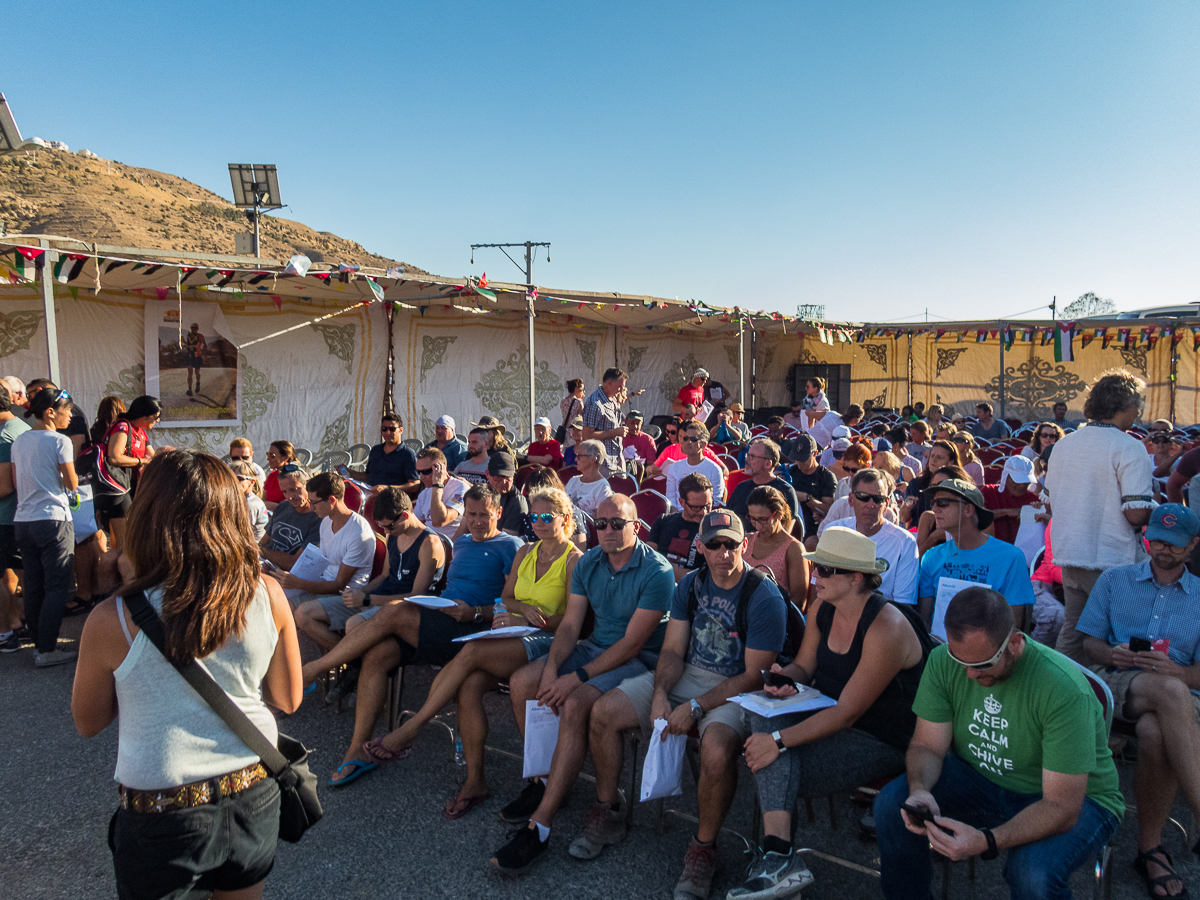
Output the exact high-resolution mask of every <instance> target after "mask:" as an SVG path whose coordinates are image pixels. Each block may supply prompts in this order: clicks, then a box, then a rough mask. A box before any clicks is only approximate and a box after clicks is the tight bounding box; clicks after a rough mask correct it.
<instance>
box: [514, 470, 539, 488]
mask: <svg viewBox="0 0 1200 900" xmlns="http://www.w3.org/2000/svg"><path fill="white" fill-rule="evenodd" d="M533 470H534V466H521V468H519V469H517V474H516V475H514V476H513V487H515V488H516V489H517V490H518V491H520V492H521V493H522V494H523V493H525V482H527V481H528V480H529V476H530V475H532V474H533Z"/></svg>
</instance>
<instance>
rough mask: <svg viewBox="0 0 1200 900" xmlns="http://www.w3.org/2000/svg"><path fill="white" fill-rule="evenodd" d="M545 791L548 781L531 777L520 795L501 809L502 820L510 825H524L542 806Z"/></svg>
mask: <svg viewBox="0 0 1200 900" xmlns="http://www.w3.org/2000/svg"><path fill="white" fill-rule="evenodd" d="M545 793H546V782H544V781H538V780H537V779H536V778H531V779H530V780H529V783H528V784H527V785H525V787H524V788H523V789H522V790H521V794H520V796H519V797H517V799H516V800H514V801H513V802H512V803H510V804H508V806H505V807H504V808H503V809H501V810H500V818H501V820H502V821H505V822H507V823H508V824H510V825H524V824H525V823H526V822H528V821H529V817H530V816H532V815H533V814H534V813H535V812H537V808H538V807H539V806H541V804H542V797H543V796H545Z"/></svg>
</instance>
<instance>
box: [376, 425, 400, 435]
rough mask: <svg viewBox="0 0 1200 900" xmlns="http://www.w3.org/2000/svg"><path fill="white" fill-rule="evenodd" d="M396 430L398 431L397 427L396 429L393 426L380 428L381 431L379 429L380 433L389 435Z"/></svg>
mask: <svg viewBox="0 0 1200 900" xmlns="http://www.w3.org/2000/svg"><path fill="white" fill-rule="evenodd" d="M396 430H398V429H396V427H395V426H393V425H389V426H388V427H387V428H380V429H379V432H380V434H389V433H391V432H393V431H396Z"/></svg>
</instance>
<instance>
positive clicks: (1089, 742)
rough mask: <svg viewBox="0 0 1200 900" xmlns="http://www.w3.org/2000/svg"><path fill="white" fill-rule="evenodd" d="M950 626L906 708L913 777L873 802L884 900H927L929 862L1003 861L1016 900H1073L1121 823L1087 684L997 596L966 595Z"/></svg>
mask: <svg viewBox="0 0 1200 900" xmlns="http://www.w3.org/2000/svg"><path fill="white" fill-rule="evenodd" d="M945 623H946V634H947V638H948V641H947V643H946V644H945V645H943V646H940V647H938V648H937V649H936V650H934V651H933V653H932V654H930V657H929V663H928V664H927V665H926V667H925V674H924V675H923V676H922V678H921V686H920V688H919V689H918V691H917V698H916V700H915V701H914V702H913V711H914V712H915V713H916V714H917V727H916V731H915V732H914V733H913V738H912V742H911V743H910V744H909V745H908V757H907V769H908V774H907V775H902V776H900V777H899V778H897V779H896V780H895V781H893V782H892V783H891V784H889V785H888V786H887V787H885V788H884V789H883V790H882V791H881V792H880V793H879V796H878V797H877V798H876V800H875V828H876V833H877V835H878V838H879V857H880V869H881V870H882V877H881V885H882V887H883V894H884V896H885V897H887V898H888V900H896V898H909V897H911V898H920V900H927V898H928V897H929V883H930V879H931V877H932V875H933V869H932V864H931V861H930V854H929V852H928V850H929V849H933V850H936V851H937V852H938V853H940V854H942V855H943V856H945V857H947V858H949V859H954V860H959V859H965V858H966V857H969V856H979V857H981V858H982V859H994V858H995V857H996V856H997V855H998V854H999V851H1001V850H1008V860H1007V863H1006V865H1005V867H1004V878H1005V880H1006V881H1007V882H1008V885H1009V889H1010V891H1011V892H1012V895H1013V896H1014V897H1063V898H1067V897H1070V896H1071V890H1070V885H1069V882H1070V878H1071V873H1072V872H1073V871H1074V870H1075V869H1076V868H1078V867H1079V866H1080V865H1082V864H1083V863H1084V862H1085V861H1086V860H1088V859H1089V858H1090V857H1092V856H1094V855H1095V854H1097V853H1098V852H1100V851H1101V850H1102V849H1103V847H1104V845H1105V844H1106V843H1107V842H1108V839H1109V838H1110V837H1112V835H1113V833H1114V832H1115V831H1116V830H1117V825H1118V822H1119V820H1120V818H1121V816H1122V815H1123V814H1124V812H1125V803H1124V801H1123V799H1122V797H1121V791H1120V787H1119V785H1118V783H1117V769H1116V766H1114V765H1113V760H1112V753H1111V752H1110V751H1109V749H1108V729H1107V727H1106V724H1105V721H1104V711H1103V709H1102V708H1101V706H1100V703H1099V702H1098V701H1097V699H1096V695H1095V694H1094V693H1093V691H1092V688H1091V686H1090V684H1089V683H1088V681H1087V678H1086V676H1085V675H1084V674H1083V672H1082V670H1081V669H1079V668H1078V667H1077V666H1076V665H1075V664H1074V663H1073V662H1071V661H1070V660H1069V659H1067V658H1066V657H1065V656H1063V655H1061V654H1060V653H1058V652H1056V651H1054V650H1050V649H1048V648H1046V647H1043V646H1042V645H1041V644H1037V643H1035V642H1033V641H1030V640H1028V639H1027V638H1026V637H1025V635H1024V634H1022V633H1021V632H1020V631H1018V630H1017V629H1016V623H1015V620H1014V618H1013V613H1012V609H1011V607H1010V606H1009V605H1008V601H1007V600H1005V599H1004V597H1003V596H1002V595H1001V594H999V593H997V592H996V591H993V590H991V589H990V588H985V587H975V588H967V589H966V590H964V591H962V592H960V593H959V594H957V595H956V596H955V597H954V599H953V600H951V601H950V604H949V606H948V607H947V609H946V619H945ZM902 804H903V805H904V806H905V807H906V809H904V810H902V809H901V805H902ZM910 809H917V810H920V811H922V812H923V813H925V814H926V817H925V818H923V817H920V816H917V815H914V814H912V813H911V812H909V810H910ZM929 816H931V817H932V824H924V823H925V821H926V820H927V817H929Z"/></svg>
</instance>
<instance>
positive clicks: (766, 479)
mask: <svg viewBox="0 0 1200 900" xmlns="http://www.w3.org/2000/svg"><path fill="white" fill-rule="evenodd" d="M777 465H779V445H778V444H777V443H775V442H774V441H773V440H771V439H770V438H765V437H760V438H755V439H754V440H752V441H751V442H750V446H749V447H747V448H746V465H745V466H744V467H743V468H744V470H745V471H746V472H747V473H749V475H750V477H749V478H747V479H746V480H745V481H743V482H742V483H741V484H739V485H738V486H737V487H735V488H734V489H733V492H732V493H731V494H730V495H729V501H728V502H727V503H726V506H728V507H729V508H730V509H732V510H733V511H734V512H735V513H737V515H738V517H739V518H740V519H741V520H742V527H743V528H746V530H747V531H753V530H754V529H753V528H751V527H749V525H750V519H749V515H750V513H749V511H748V508H749V500H750V492H751V491H753V490H754V489H755V488H756V487H761V486H763V485H765V484H769V485H770V486H771V487H773V488H775V489H776V490H777V491H779V493H781V494H783V496H784V499H785V500H787V502H788V505H789V506H791V508H792V518H794V519H795V518H799V517H800V504H799V503H797V502H796V491H795V490H794V489H793V488H792V486H791V485H790V484H788V483H787V482H786V481H784V480H783V479H782V478H778V477H776V475H775V467H776V466H777Z"/></svg>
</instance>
